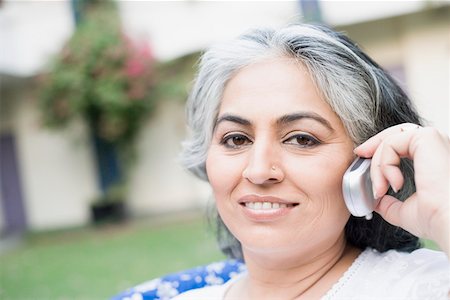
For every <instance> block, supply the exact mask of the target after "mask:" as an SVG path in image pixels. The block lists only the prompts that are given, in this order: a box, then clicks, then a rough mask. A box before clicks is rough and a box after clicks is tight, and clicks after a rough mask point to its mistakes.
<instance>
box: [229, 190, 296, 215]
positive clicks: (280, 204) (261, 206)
mask: <svg viewBox="0 0 450 300" xmlns="http://www.w3.org/2000/svg"><path fill="white" fill-rule="evenodd" d="M238 203H239V204H240V205H241V207H242V208H243V212H244V214H245V215H246V216H247V217H248V218H249V219H251V220H252V221H274V220H276V219H278V218H280V217H282V216H285V215H287V214H288V213H289V212H290V211H291V210H292V209H294V208H295V207H296V206H298V205H299V204H300V203H298V202H291V201H287V200H284V199H281V198H277V197H272V196H258V195H246V196H244V197H242V198H240V199H239V201H238Z"/></svg>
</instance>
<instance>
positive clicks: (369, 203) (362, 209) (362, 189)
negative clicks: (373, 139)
mask: <svg viewBox="0 0 450 300" xmlns="http://www.w3.org/2000/svg"><path fill="white" fill-rule="evenodd" d="M371 161H372V160H371V159H368V158H361V157H358V158H357V159H355V161H354V162H353V163H352V164H351V165H350V167H348V169H347V171H346V172H345V174H344V179H343V180H342V192H343V194H344V200H345V204H346V205H347V208H348V210H349V211H350V213H351V214H352V215H354V216H356V217H363V216H365V217H366V219H367V220H370V219H372V212H373V211H374V209H375V207H376V206H377V205H378V201H377V199H375V198H374V197H373V192H372V180H371V179H370V163H371Z"/></svg>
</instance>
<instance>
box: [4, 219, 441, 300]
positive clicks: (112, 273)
mask: <svg viewBox="0 0 450 300" xmlns="http://www.w3.org/2000/svg"><path fill="white" fill-rule="evenodd" d="M424 246H425V247H427V248H431V249H437V246H436V244H434V243H433V242H431V241H424ZM221 259H223V256H222V255H221V254H220V253H219V251H218V250H217V247H216V244H215V240H214V237H213V235H212V233H209V232H208V231H207V225H206V224H205V222H204V220H203V219H190V220H185V221H178V222H172V223H169V224H167V223H166V224H165V225H161V224H160V225H157V224H155V223H153V224H149V223H142V222H141V223H128V224H124V225H115V226H102V227H97V228H80V229H76V230H66V231H59V232H47V233H38V234H31V235H29V236H28V237H27V238H26V241H25V243H24V244H23V245H22V246H21V247H19V248H17V249H15V250H14V251H12V252H9V253H6V254H3V255H1V256H0V299H2V300H3V299H4V300H8V299H20V300H28V299H33V300H34V299H37V300H41V299H108V298H109V297H110V296H113V295H115V294H117V293H118V292H120V291H122V290H125V289H126V288H128V287H131V286H134V285H136V284H139V283H141V282H144V281H147V280H149V279H152V278H155V277H159V276H161V275H164V274H167V273H171V272H177V271H180V270H183V269H187V268H190V267H193V266H197V265H202V264H205V263H209V262H212V261H217V260H221Z"/></svg>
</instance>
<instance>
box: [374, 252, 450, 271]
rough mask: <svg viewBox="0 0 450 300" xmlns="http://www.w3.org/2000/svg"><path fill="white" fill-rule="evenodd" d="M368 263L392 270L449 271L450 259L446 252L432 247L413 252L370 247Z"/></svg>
mask: <svg viewBox="0 0 450 300" xmlns="http://www.w3.org/2000/svg"><path fill="white" fill-rule="evenodd" d="M365 252H367V258H366V265H368V266H370V267H371V268H373V267H379V268H384V269H385V270H387V269H389V270H392V271H398V272H401V271H408V270H412V269H414V270H415V271H416V272H431V271H436V272H439V271H448V267H449V260H448V258H447V256H446V255H445V253H443V252H440V251H434V250H430V249H425V248H421V249H417V250H415V251H413V252H410V253H408V252H399V251H396V250H389V251H386V252H383V253H380V252H377V251H375V250H371V249H368V250H366V251H365Z"/></svg>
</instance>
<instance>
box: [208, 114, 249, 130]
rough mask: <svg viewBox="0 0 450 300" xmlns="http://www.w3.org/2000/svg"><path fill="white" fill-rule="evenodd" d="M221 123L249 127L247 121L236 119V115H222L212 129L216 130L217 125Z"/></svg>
mask: <svg viewBox="0 0 450 300" xmlns="http://www.w3.org/2000/svg"><path fill="white" fill-rule="evenodd" d="M223 121H228V122H233V123H237V124H240V125H243V126H250V125H251V123H250V121H249V120H246V119H244V118H241V117H238V116H236V115H230V114H224V115H223V116H221V117H220V118H218V119H217V121H216V124H215V125H214V128H216V127H217V125H219V123H220V122H223Z"/></svg>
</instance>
